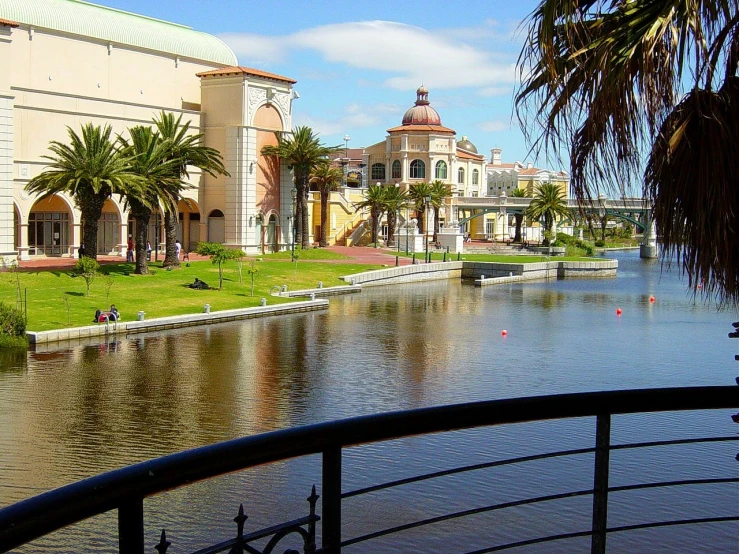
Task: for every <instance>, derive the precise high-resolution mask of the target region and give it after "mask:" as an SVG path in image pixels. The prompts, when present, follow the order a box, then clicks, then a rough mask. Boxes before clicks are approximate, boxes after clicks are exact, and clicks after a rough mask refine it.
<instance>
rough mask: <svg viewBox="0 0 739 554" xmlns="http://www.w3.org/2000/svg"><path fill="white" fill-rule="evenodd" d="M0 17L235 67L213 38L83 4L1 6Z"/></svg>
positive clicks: (50, 0) (17, 2)
mask: <svg viewBox="0 0 739 554" xmlns="http://www.w3.org/2000/svg"><path fill="white" fill-rule="evenodd" d="M0 17H3V18H5V19H10V20H13V21H17V22H18V23H20V24H23V25H29V26H33V27H38V28H39V29H42V28H43V29H52V30H55V31H61V32H64V33H71V34H74V35H81V36H85V37H92V38H95V39H99V40H103V41H106V42H112V43H113V44H114V45H115V44H124V45H127V46H134V47H137V48H143V49H146V50H154V51H156V52H166V53H168V54H174V55H177V56H182V57H185V58H192V59H195V60H201V61H207V62H214V63H217V64H223V65H236V64H237V60H236V55H235V54H234V53H233V51H232V50H231V49H230V48H229V47H228V46H226V44H225V43H224V42H223V41H222V40H220V39H219V38H217V37H214V36H213V35H209V34H207V33H201V32H200V31H194V30H193V29H192V28H190V27H186V26H185V25H178V24H177V23H170V22H168V21H162V20H160V19H154V18H152V17H146V16H144V15H138V14H134V13H129V12H124V11H122V10H117V9H115V8H108V7H106V6H98V5H97V4H91V3H89V2H83V1H82V0H0Z"/></svg>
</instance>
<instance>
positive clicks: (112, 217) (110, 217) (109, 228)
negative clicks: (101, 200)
mask: <svg viewBox="0 0 739 554" xmlns="http://www.w3.org/2000/svg"><path fill="white" fill-rule="evenodd" d="M83 236H84V233H83ZM120 237H121V213H120V211H119V210H118V206H116V205H115V203H114V202H113V201H112V200H111V199H110V198H109V199H107V200H106V201H105V204H103V213H102V214H101V215H100V219H99V220H98V241H97V242H98V244H97V250H98V251H97V253H98V254H113V253H114V252H115V251H116V249H117V248H118V241H119V240H120Z"/></svg>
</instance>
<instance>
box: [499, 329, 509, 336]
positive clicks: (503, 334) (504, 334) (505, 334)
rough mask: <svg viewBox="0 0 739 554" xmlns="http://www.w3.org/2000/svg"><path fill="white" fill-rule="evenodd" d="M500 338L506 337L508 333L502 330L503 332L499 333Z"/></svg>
mask: <svg viewBox="0 0 739 554" xmlns="http://www.w3.org/2000/svg"><path fill="white" fill-rule="evenodd" d="M500 336H502V337H507V336H508V331H506V330H505V329H503V330H502V331H501V332H500Z"/></svg>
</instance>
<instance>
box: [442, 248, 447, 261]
mask: <svg viewBox="0 0 739 554" xmlns="http://www.w3.org/2000/svg"><path fill="white" fill-rule="evenodd" d="M447 250H448V248H447ZM446 254H447V253H446V252H444V260H443V261H446Z"/></svg>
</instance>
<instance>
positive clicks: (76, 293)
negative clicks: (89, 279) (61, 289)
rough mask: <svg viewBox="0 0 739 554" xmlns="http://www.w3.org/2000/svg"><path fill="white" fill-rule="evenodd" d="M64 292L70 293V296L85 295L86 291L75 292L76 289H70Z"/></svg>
mask: <svg viewBox="0 0 739 554" xmlns="http://www.w3.org/2000/svg"><path fill="white" fill-rule="evenodd" d="M64 294H66V295H69V296H85V293H84V292H74V291H69V290H68V291H67V292H65V293H64Z"/></svg>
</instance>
